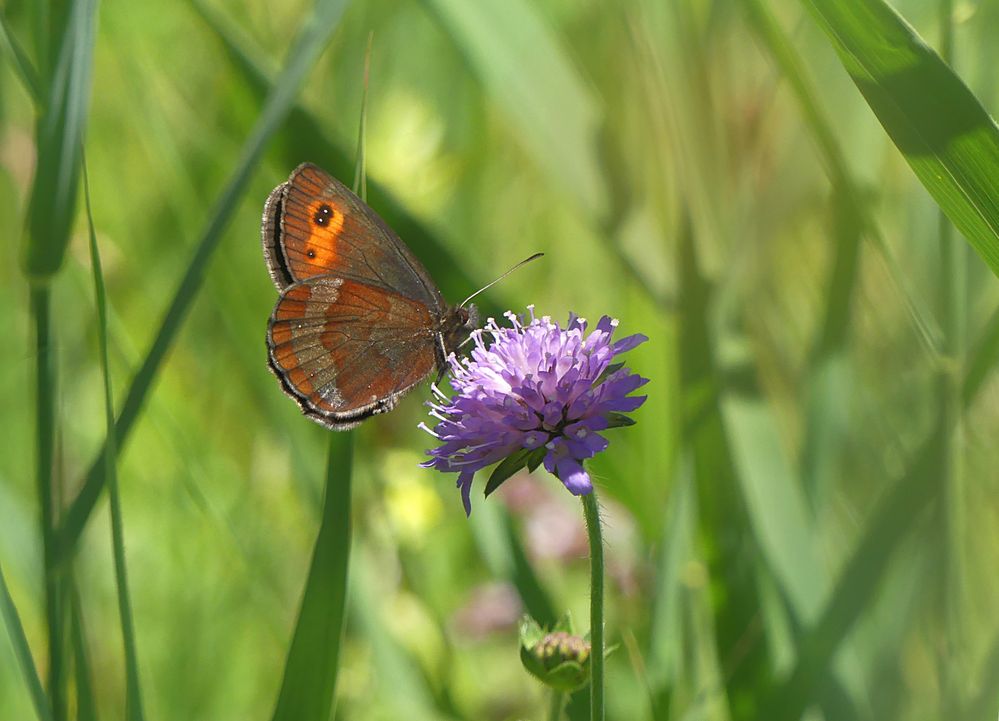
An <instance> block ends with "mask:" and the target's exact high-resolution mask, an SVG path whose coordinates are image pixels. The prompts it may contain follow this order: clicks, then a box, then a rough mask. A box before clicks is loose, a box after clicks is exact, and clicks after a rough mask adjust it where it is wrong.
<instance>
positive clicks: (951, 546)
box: [937, 0, 968, 717]
mask: <svg viewBox="0 0 999 721" xmlns="http://www.w3.org/2000/svg"><path fill="white" fill-rule="evenodd" d="M938 10H939V18H940V56H941V58H943V60H944V62H946V63H947V64H948V65H951V66H953V60H954V4H953V0H939V6H938ZM937 213H938V234H939V253H940V272H939V274H938V278H939V299H938V300H939V314H940V318H941V324H942V326H943V336H944V337H943V345H944V362H943V363H942V364H941V366H940V369H939V371H938V392H939V404H940V408H939V413H940V416H941V417H942V418H944V419H945V421H944V428H945V429H949V431H947V432H946V434H945V437H944V439H943V441H942V444H943V445H942V452H943V456H944V461H943V473H942V475H941V478H940V481H941V495H940V498H941V501H942V503H941V515H942V516H943V518H942V519H941V521H942V523H941V524H940V525H941V528H942V529H943V544H942V547H941V553H942V556H943V558H942V560H943V569H944V570H943V574H942V581H943V583H942V584H941V589H942V591H943V594H942V605H941V608H942V611H943V637H942V639H941V641H940V643H939V645H938V659H937V667H938V671H939V673H940V688H941V694H940V698H941V708H940V712H941V715H942V717H948V716H951V715H952V714H953V713H955V712H956V711H957V709H958V708H959V707H960V705H961V699H960V695H959V692H958V687H959V685H960V682H959V680H958V678H959V676H960V675H961V671H960V665H959V662H960V660H961V658H962V654H961V652H960V650H959V649H961V648H962V647H963V645H964V644H963V643H962V641H963V638H964V637H963V634H962V624H961V620H960V619H961V601H962V591H963V588H964V569H963V553H962V539H961V531H962V529H964V528H965V527H966V526H965V518H964V510H963V509H964V496H965V493H964V467H963V466H964V464H963V443H964V408H963V399H962V379H963V377H964V372H965V371H964V368H965V355H966V352H967V351H966V345H967V340H966V325H967V319H966V307H967V302H966V299H967V269H968V257H967V247H966V245H965V243H964V241H963V240H962V239H960V238H955V237H954V232H953V225H952V224H951V222H950V220H949V219H948V218H947V216H946V215H945V214H944V212H943V210H942V209H938V211H937Z"/></svg>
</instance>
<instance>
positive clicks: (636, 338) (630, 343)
mask: <svg viewBox="0 0 999 721" xmlns="http://www.w3.org/2000/svg"><path fill="white" fill-rule="evenodd" d="M648 339H649V337H648V336H646V335H642V334H641V333H635V335H629V336H628V337H627V338H622V339H621V340H619V341H618V342H617V343H615V344H614V345H612V346H611V350H612V351H614V355H617V354H618V353H624V352H626V351H629V350H631V349H632V348H635V347H637V346H640V345H641V344H642V343H644V342H645V341H647V340H648Z"/></svg>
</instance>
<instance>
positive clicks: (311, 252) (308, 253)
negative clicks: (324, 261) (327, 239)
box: [305, 248, 316, 258]
mask: <svg viewBox="0 0 999 721" xmlns="http://www.w3.org/2000/svg"><path fill="white" fill-rule="evenodd" d="M305 254H306V255H307V256H309V257H310V258H315V257H316V251H314V250H313V249H312V248H309V249H308V250H307V251H306V253H305Z"/></svg>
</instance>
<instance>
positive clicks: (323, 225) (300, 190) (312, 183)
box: [261, 163, 478, 431]
mask: <svg viewBox="0 0 999 721" xmlns="http://www.w3.org/2000/svg"><path fill="white" fill-rule="evenodd" d="M261 235H262V238H263V245H264V258H265V259H266V260H267V269H268V270H269V271H270V274H271V278H272V279H273V280H274V285H276V286H277V289H278V291H280V293H281V297H280V299H279V300H278V302H277V305H276V306H274V312H273V313H272V314H271V317H270V321H269V322H268V324H267V349H268V352H269V360H270V368H271V370H272V371H273V372H274V375H276V376H277V377H278V379H279V380H280V381H281V387H282V388H283V389H284V392H285V393H287V394H288V395H289V396H291V397H292V398H294V399H295V401H296V402H297V403H298V405H299V406H301V408H302V412H303V413H305V415H307V416H308V417H309V418H311V419H312V420H314V421H316V422H317V423H321V424H322V425H324V426H326V427H327V428H331V429H333V430H336V431H344V430H347V429H349V428H353V427H354V426H356V425H357V424H358V423H360V422H361V421H363V420H364V419H365V418H368V417H370V416H373V415H375V414H376V413H385V412H387V411H390V410H392V408H394V407H395V405H396V403H397V402H398V401H399V398H400V397H402V395H403V394H405V393H406V392H407V391H409V390H411V389H412V388H413V387H414V386H416V385H417V384H419V383H420V382H421V381H423V380H424V379H425V378H426V377H427V376H429V375H430V373H431V372H432V371H434V370H435V369H436V370H437V372H438V374H443V372H444V371H445V369H446V368H447V357H448V355H450V354H451V352H452V351H454V350H455V349H456V348H457V347H458V346H459V345H460V344H461V343H462V342H463V341H464V340H465V339H466V338H467V337H468V335H469V333H470V332H471V330H472V329H473V328H474V327H476V325H477V324H478V319H477V314H476V312H475V307H474V306H469V307H467V308H466V307H464V303H463V304H462V305H461V306H449V305H447V303H446V302H445V301H444V298H443V296H441V292H440V290H438V288H437V285H436V284H435V283H434V281H433V279H431V277H430V274H429V273H427V271H426V269H425V268H424V267H423V265H422V264H421V263H420V261H419V260H417V259H416V256H414V255H413V254H412V252H410V250H409V248H407V247H406V245H405V244H404V243H403V242H402V240H400V239H399V236H397V235H396V234H395V233H394V232H392V230H391V229H390V228H389V227H388V226H387V225H386V224H385V222H384V221H383V220H382V219H381V218H379V217H378V216H377V215H376V214H375V212H374V211H373V210H372V209H371V208H369V207H368V206H367V205H365V204H364V202H362V201H361V199H360V198H358V197H357V196H356V195H354V194H353V193H352V192H350V190H348V189H347V188H346V186H344V185H343V184H342V183H341V182H339V181H338V180H337V179H336V178H333V177H332V176H330V175H329V174H328V173H326V172H325V171H323V170H321V169H320V168H318V167H316V166H315V165H312V164H311V163H303V164H302V165H300V166H298V167H297V168H296V169H295V171H294V172H293V173H292V174H291V177H289V178H288V181H287V182H285V183H282V184H281V185H279V186H278V187H276V188H275V189H274V190H273V191H271V194H270V195H269V196H268V198H267V203H266V205H265V206H264V217H263V224H262V227H261ZM466 302H467V301H466Z"/></svg>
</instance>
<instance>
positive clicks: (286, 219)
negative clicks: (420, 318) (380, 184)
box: [261, 163, 444, 314]
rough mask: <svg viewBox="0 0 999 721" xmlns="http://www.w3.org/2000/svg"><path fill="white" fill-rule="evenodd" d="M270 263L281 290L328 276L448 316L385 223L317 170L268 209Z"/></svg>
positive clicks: (301, 173) (294, 182)
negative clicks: (384, 290)
mask: <svg viewBox="0 0 999 721" xmlns="http://www.w3.org/2000/svg"><path fill="white" fill-rule="evenodd" d="M261 232H262V236H263V244H264V256H265V257H266V258H267V265H268V269H269V271H270V274H271V278H272V279H273V280H274V284H275V285H276V286H277V287H278V290H284V288H286V287H287V286H289V285H291V284H292V283H294V282H296V281H301V280H305V279H307V278H313V277H316V276H320V275H327V274H331V275H335V276H346V277H349V278H354V279H357V280H359V281H362V282H367V283H370V284H372V285H376V286H381V287H383V288H390V289H392V290H393V291H394V292H396V293H398V294H399V295H402V296H404V297H406V298H410V299H412V300H416V301H420V302H422V303H424V304H425V305H426V306H428V307H429V308H430V309H431V311H432V312H433V313H435V314H440V313H442V312H443V310H444V302H443V299H442V298H441V295H440V291H438V290H437V286H436V285H435V284H434V282H433V280H432V279H431V278H430V275H429V274H428V273H427V271H426V269H425V268H424V267H423V265H422V264H421V263H420V261H419V260H417V258H416V256H414V255H413V254H412V252H410V250H409V248H407V247H406V245H405V243H403V242H402V240H400V239H399V236H397V235H396V234H395V233H394V232H393V231H392V230H391V229H390V228H389V227H388V226H387V225H386V224H385V222H384V221H383V220H382V219H381V218H379V217H378V215H377V214H376V213H375V211H373V210H372V209H371V208H369V207H368V206H367V205H366V204H365V203H364V202H363V201H361V199H360V198H358V197H357V196H356V195H354V194H353V193H352V192H351V191H350V190H349V189H348V188H347V187H346V186H345V185H344V184H343V183H341V182H340V181H338V180H337V179H336V178H334V177H333V176H331V175H330V174H329V173H327V172H326V171H324V170H322V169H321V168H319V167H317V166H315V165H312V164H311V163H303V164H302V165H300V166H298V168H296V169H295V171H294V172H293V173H292V174H291V177H290V178H288V181H287V182H286V183H283V184H282V185H279V186H278V187H277V188H275V189H274V190H273V191H272V192H271V194H270V196H269V197H268V198H267V203H266V205H265V206H264V218H263V225H262V231H261Z"/></svg>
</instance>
